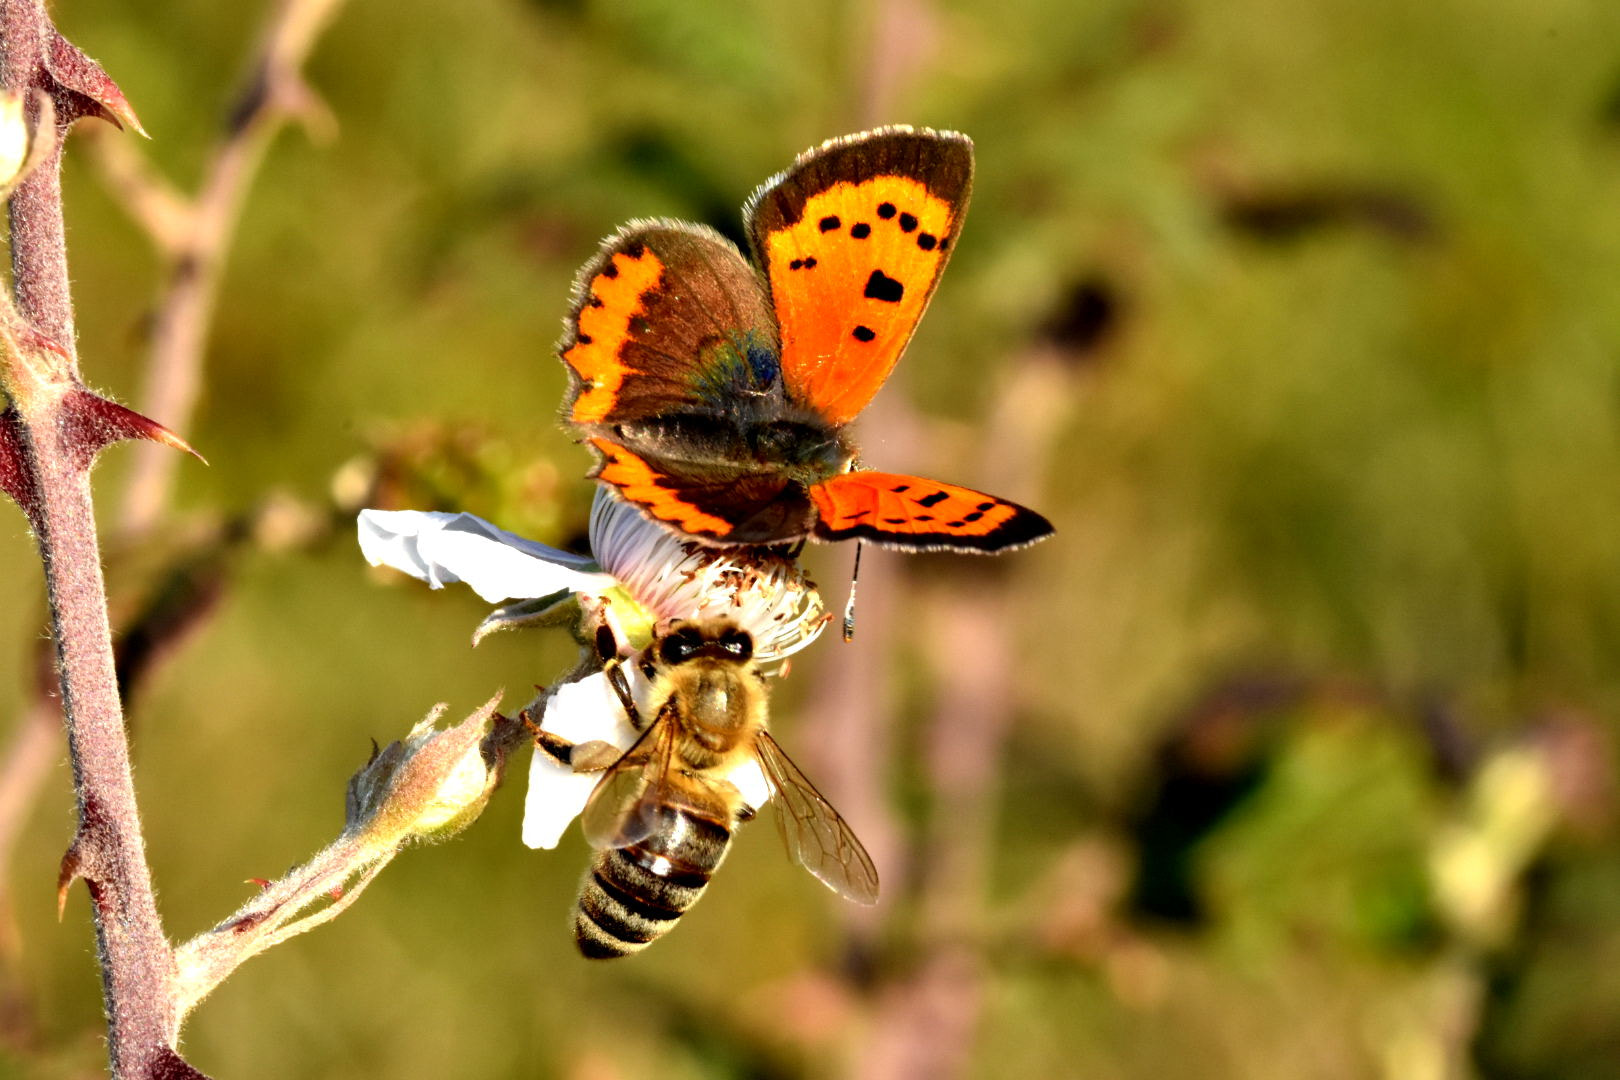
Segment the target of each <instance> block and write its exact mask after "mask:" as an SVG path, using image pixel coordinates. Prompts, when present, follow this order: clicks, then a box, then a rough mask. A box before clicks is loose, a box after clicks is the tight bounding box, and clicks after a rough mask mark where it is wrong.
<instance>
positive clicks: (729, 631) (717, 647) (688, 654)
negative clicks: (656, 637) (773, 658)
mask: <svg viewBox="0 0 1620 1080" xmlns="http://www.w3.org/2000/svg"><path fill="white" fill-rule="evenodd" d="M699 658H703V659H709V660H720V661H724V662H728V663H733V664H746V663H748V661H750V660H752V659H753V658H754V638H753V636H752V635H751V634H749V633H748V631H746V630H744V629H742V628H741V627H738V626H735V625H733V624H731V623H718V624H714V625H710V626H705V625H703V624H701V623H691V622H687V623H680V624H678V625H677V626H676V627H675V628H674V629H673V630H671V631H670V632H669V633H668V634H666V635H664V637H663V639H662V640H661V641H659V643H658V659H659V661H660V662H662V663H663V664H664V665H665V666H666V667H677V666H679V665H681V664H685V663H688V662H690V661H692V660H696V659H699Z"/></svg>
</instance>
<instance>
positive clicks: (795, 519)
mask: <svg viewBox="0 0 1620 1080" xmlns="http://www.w3.org/2000/svg"><path fill="white" fill-rule="evenodd" d="M972 184H973V143H972V141H971V140H970V139H968V137H967V136H965V135H960V134H957V133H955V132H948V131H932V130H928V129H926V128H916V129H914V128H909V127H886V128H879V129H876V130H873V131H867V132H862V133H861V134H858V135H850V136H846V137H844V138H840V139H833V140H830V141H828V142H826V143H823V144H822V145H821V146H819V147H817V148H815V149H813V150H809V151H807V152H805V153H804V154H801V155H800V156H799V157H798V159H797V160H796V161H794V163H793V165H792V166H791V167H790V168H788V169H787V170H786V171H785V172H782V173H780V174H779V175H777V176H775V177H772V178H771V179H770V180H768V181H766V182H765V184H764V185H763V186H761V187H760V188H759V189H758V190H757V191H755V192H754V194H753V195H752V197H750V198H749V200H748V202H747V204H746V205H745V206H744V208H743V217H744V221H745V225H746V229H747V234H748V238H749V243H750V246H751V248H752V260H750V259H749V258H745V257H744V256H743V254H742V253H741V252H739V251H738V250H737V248H736V247H735V246H734V245H733V244H732V243H731V242H730V241H728V240H726V239H725V238H724V237H722V236H721V235H720V234H719V233H717V232H715V231H714V230H712V229H709V228H705V227H704V226H701V225H694V224H691V223H688V222H683V221H673V220H667V219H661V220H643V221H632V222H630V223H629V224H628V225H626V226H624V227H623V228H622V229H620V230H619V232H618V233H616V234H615V235H614V236H612V237H610V238H609V239H608V240H606V241H605V242H604V244H603V246H602V250H601V251H600V252H599V253H598V254H597V256H596V257H595V258H594V259H592V260H591V261H590V262H589V263H587V264H586V265H585V267H584V268H583V269H582V270H581V271H580V273H579V276H578V278H577V279H576V281H575V285H574V300H573V306H572V310H571V311H570V314H569V316H568V319H567V322H566V331H565V333H564V336H563V339H562V341H561V342H560V343H559V344H558V347H557V348H558V352H559V354H560V355H561V357H562V360H563V362H564V363H565V364H566V365H567V368H568V371H569V373H570V380H569V384H570V385H569V390H568V393H567V396H566V397H565V399H564V402H563V410H562V416H563V422H564V424H565V426H567V427H569V428H570V429H572V430H573V431H574V432H576V433H577V434H578V436H579V437H580V439H581V441H583V442H584V443H585V444H586V445H587V446H589V447H590V448H591V450H592V451H593V452H594V453H595V455H596V458H597V461H596V466H595V468H594V470H593V471H592V473H591V475H592V476H594V477H595V478H596V479H597V480H599V481H601V482H602V483H604V484H607V485H610V486H611V487H613V488H615V489H617V491H618V493H619V495H620V496H622V497H623V498H625V499H627V500H628V501H630V502H632V503H634V504H635V505H637V506H638V507H640V508H641V510H642V511H643V512H644V513H645V514H647V515H648V516H649V517H651V518H652V519H654V520H655V521H658V522H660V523H662V524H663V525H665V526H666V527H668V528H670V529H672V530H675V531H676V532H678V533H681V534H684V535H686V536H689V537H692V538H695V539H697V540H699V541H701V542H703V543H706V544H713V545H720V546H729V545H742V544H788V543H794V542H799V541H802V540H803V539H805V538H806V537H814V538H815V539H817V540H844V539H849V538H852V537H859V538H864V539H867V540H871V541H873V542H875V543H878V544H881V545H884V546H887V547H896V548H903V549H908V550H915V551H936V550H948V549H955V550H962V551H980V552H991V551H1000V550H1003V549H1005V548H1012V547H1019V546H1022V545H1024V544H1029V543H1032V542H1034V541H1036V540H1039V539H1041V538H1042V537H1044V536H1046V535H1048V534H1050V533H1051V531H1052V526H1051V524H1050V523H1049V522H1048V521H1047V520H1046V519H1045V518H1044V517H1042V516H1041V515H1039V514H1037V513H1035V512H1034V511H1033V510H1029V509H1026V508H1025V507H1022V506H1019V505H1017V504H1016V503H1012V502H1008V501H1007V500H1005V499H1000V498H997V497H996V496H994V495H986V494H984V493H983V492H979V491H974V490H973V489H972V488H966V487H961V486H959V485H957V484H946V483H941V482H939V481H936V480H925V479H922V478H921V477H916V476H907V475H904V474H900V473H888V472H876V471H872V470H869V469H865V468H856V467H855V465H854V463H855V460H856V454H857V451H856V448H855V445H854V443H853V442H851V441H850V438H849V435H848V433H847V430H846V429H847V426H848V425H849V423H850V421H851V420H853V419H854V418H855V416H856V415H857V414H858V413H860V412H861V410H862V409H864V408H865V407H866V405H867V404H868V403H869V402H870V401H871V400H872V397H873V396H874V395H875V394H876V393H877V391H878V388H879V387H881V386H882V385H883V383H884V382H885V381H886V380H887V379H888V377H889V373H890V372H891V371H892V370H893V369H894V365H895V363H896V361H898V360H899V359H900V354H901V353H902V352H904V351H905V347H906V343H907V342H909V341H910V340H911V335H912V332H913V331H914V330H916V328H917V322H918V320H919V319H921V318H922V313H923V309H924V308H926V307H927V306H928V300H929V298H930V297H931V296H932V295H933V292H934V288H935V286H937V285H938V284H939V278H940V274H941V273H942V272H943V271H944V269H945V262H946V260H947V259H948V258H949V256H950V252H951V249H952V248H953V247H954V246H955V244H956V240H957V236H958V235H959V234H960V232H961V230H962V219H963V216H964V215H965V214H966V212H967V204H968V195H969V192H970V189H971V188H972Z"/></svg>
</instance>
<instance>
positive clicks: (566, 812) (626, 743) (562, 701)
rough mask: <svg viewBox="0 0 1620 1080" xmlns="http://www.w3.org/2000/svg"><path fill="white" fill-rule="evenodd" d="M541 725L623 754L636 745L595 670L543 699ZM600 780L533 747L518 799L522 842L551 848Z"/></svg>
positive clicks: (602, 677) (632, 730)
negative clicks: (523, 794) (525, 786)
mask: <svg viewBox="0 0 1620 1080" xmlns="http://www.w3.org/2000/svg"><path fill="white" fill-rule="evenodd" d="M626 671H627V674H629V673H631V672H630V669H629V668H627V669H626ZM634 674H635V675H636V676H637V677H638V678H639V673H634ZM540 727H541V729H542V730H544V731H549V732H550V733H551V734H553V735H556V736H558V737H560V738H563V739H567V740H568V741H569V742H571V743H585V742H591V741H593V740H600V741H602V742H609V743H612V744H613V745H614V746H617V747H618V748H619V749H621V750H628V749H630V747H631V746H633V745H635V741H636V730H635V728H633V727H631V726H630V720H629V718H628V717H627V716H625V714H624V705H623V703H621V702H620V701H619V695H618V694H615V693H614V692H613V687H612V684H610V683H609V682H608V677H607V676H606V675H604V674H601V673H600V672H599V673H597V674H595V675H587V676H586V677H585V678H583V679H579V680H576V681H574V682H571V683H564V684H563V685H562V686H559V687H558V688H557V690H556V692H555V693H553V694H552V695H551V697H550V698H549V699H547V701H546V711H545V714H544V715H543V716H542V717H541V719H540ZM601 778H602V774H601V773H577V772H575V771H574V770H573V769H571V768H569V767H568V766H567V765H564V764H563V763H562V762H560V761H558V760H557V759H556V758H554V757H552V756H551V755H550V754H548V753H546V752H545V751H544V750H541V749H540V748H539V747H536V748H535V750H534V756H533V759H532V760H531V761H530V762H529V793H528V795H527V797H526V798H525V799H524V801H523V843H524V844H525V845H527V846H528V847H532V848H554V847H556V846H557V841H558V840H560V839H561V838H562V834H563V833H564V832H566V831H567V830H568V826H569V824H570V823H571V822H572V821H573V820H574V819H575V818H577V817H578V816H579V814H580V811H581V810H584V809H585V803H586V802H587V801H588V800H589V799H590V797H591V791H592V789H594V788H595V787H596V782H597V781H598V780H600V779H601Z"/></svg>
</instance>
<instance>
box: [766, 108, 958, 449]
mask: <svg viewBox="0 0 1620 1080" xmlns="http://www.w3.org/2000/svg"><path fill="white" fill-rule="evenodd" d="M972 186H973V143H972V141H971V140H970V139H968V137H967V136H965V135H958V134H956V133H954V132H936V131H929V130H927V129H913V128H905V127H891V128H880V129H878V130H876V131H869V132H864V133H862V134H860V135H852V136H849V137H847V138H843V139H834V140H832V141H831V142H828V143H824V144H823V145H822V146H820V147H818V148H817V149H815V150H811V151H809V152H808V153H805V154H802V155H801V156H800V157H799V159H798V160H797V161H796V162H794V164H793V166H792V167H791V168H789V169H788V170H787V171H786V172H784V173H782V174H781V175H779V176H777V177H774V178H773V179H771V180H769V181H767V182H766V184H765V185H764V186H763V187H761V188H760V189H759V190H758V191H757V192H755V193H754V195H753V197H752V198H751V199H750V200H749V202H748V205H747V207H746V208H745V210H744V216H745V217H746V219H747V224H748V233H749V238H750V240H751V242H752V244H753V249H754V260H755V262H757V263H758V264H759V266H760V268H761V269H762V270H764V271H765V276H766V279H767V280H768V282H769V284H770V294H771V302H772V306H773V308H774V309H775V312H776V320H777V323H778V325H779V327H780V330H781V344H782V376H783V379H784V380H785V382H786V384H787V388H788V392H789V394H790V395H792V397H793V398H794V399H795V400H796V401H798V402H800V403H801V404H803V405H805V406H807V407H808V408H810V409H812V410H814V411H815V412H816V413H818V414H820V415H821V416H823V417H825V418H826V420H827V421H828V422H829V423H831V424H832V425H834V426H841V425H843V424H846V423H848V422H849V421H850V420H852V419H853V418H854V417H855V415H856V414H857V413H859V412H860V411H861V410H862V409H864V408H865V407H866V406H867V403H868V402H870V401H871V400H872V397H873V396H874V395H875V394H876V393H877V391H878V388H879V387H881V386H882V385H883V383H884V382H885V381H886V380H887V379H888V377H889V373H890V372H891V371H892V370H893V369H894V365H895V363H896V362H897V361H898V360H899V359H900V354H901V353H902V352H904V351H905V348H906V343H907V342H909V341H910V340H911V335H912V333H913V331H915V330H916V328H917V322H918V320H919V319H921V318H922V314H923V309H924V308H926V307H927V306H928V300H929V298H930V297H931V296H932V295H933V293H934V287H935V286H936V285H937V284H938V283H939V276H940V274H941V273H942V272H943V271H944V269H945V262H946V260H947V259H948V258H949V256H950V252H951V249H952V247H953V246H954V245H955V242H956V237H957V234H958V233H959V232H960V231H961V229H962V219H963V217H964V216H965V215H966V213H967V204H968V196H969V194H970V192H971V189H972Z"/></svg>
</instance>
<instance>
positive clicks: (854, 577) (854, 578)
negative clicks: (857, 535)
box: [844, 540, 866, 644]
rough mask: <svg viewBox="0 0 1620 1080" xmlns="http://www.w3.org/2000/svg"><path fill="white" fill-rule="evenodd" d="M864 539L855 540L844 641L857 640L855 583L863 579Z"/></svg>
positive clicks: (845, 609)
mask: <svg viewBox="0 0 1620 1080" xmlns="http://www.w3.org/2000/svg"><path fill="white" fill-rule="evenodd" d="M865 544H866V542H865V541H864V540H856V541H855V568H854V569H853V570H851V571H850V572H849V600H848V601H846V602H845V604H844V642H845V643H846V644H847V643H849V642H851V641H854V640H855V584H856V582H858V581H860V579H861V548H863V547H864V546H865Z"/></svg>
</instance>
